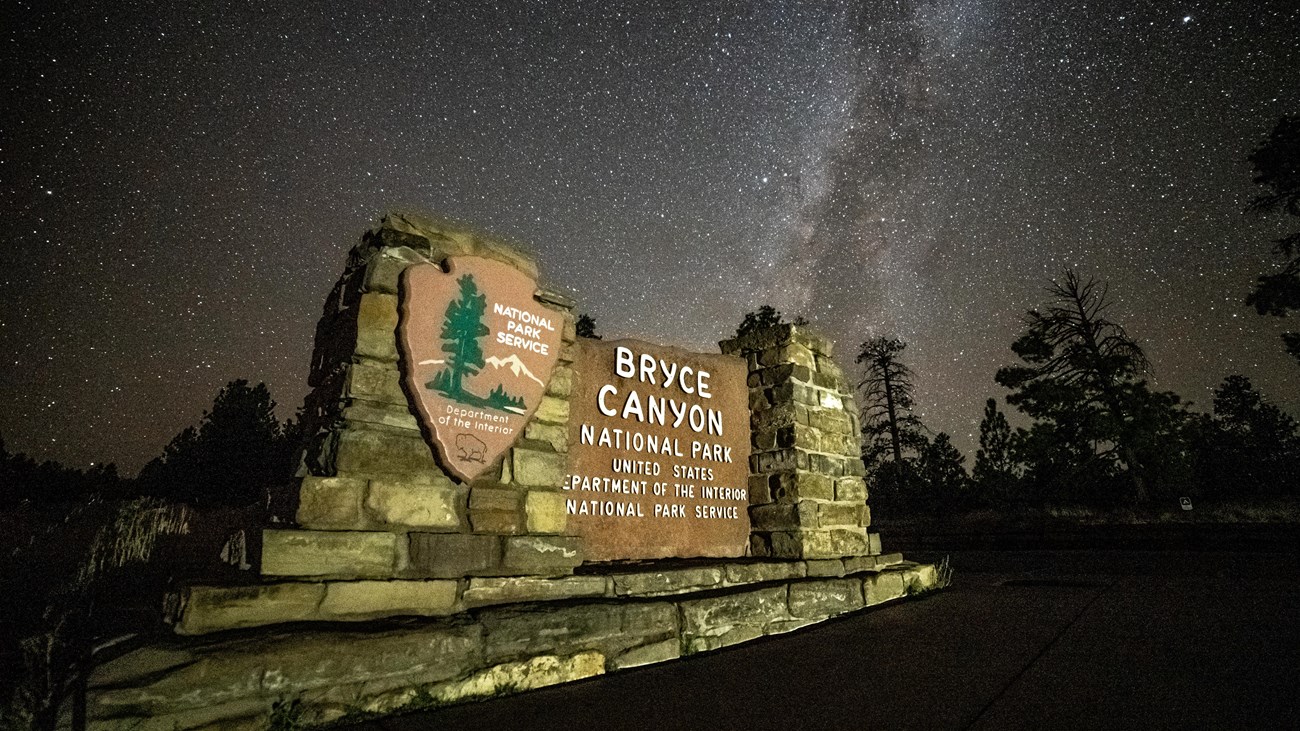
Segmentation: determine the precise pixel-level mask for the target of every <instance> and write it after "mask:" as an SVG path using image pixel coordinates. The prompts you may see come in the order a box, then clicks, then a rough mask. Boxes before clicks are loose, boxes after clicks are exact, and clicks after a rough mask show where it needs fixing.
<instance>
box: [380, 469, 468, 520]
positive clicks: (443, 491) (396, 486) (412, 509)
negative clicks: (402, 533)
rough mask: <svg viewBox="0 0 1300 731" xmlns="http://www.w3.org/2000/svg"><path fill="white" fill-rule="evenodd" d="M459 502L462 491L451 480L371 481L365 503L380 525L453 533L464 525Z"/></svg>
mask: <svg viewBox="0 0 1300 731" xmlns="http://www.w3.org/2000/svg"><path fill="white" fill-rule="evenodd" d="M459 499H460V498H459V491H458V490H457V489H456V488H454V487H452V485H451V482H450V481H447V482H446V483H445V484H443V485H418V484H409V483H400V482H389V481H384V480H371V481H370V491H369V493H367V495H366V503H365V504H366V511H367V512H368V513H369V514H370V516H371V517H372V518H373V519H374V520H376V521H378V522H380V523H384V524H387V525H404V526H411V527H415V528H430V529H438V530H449V531H453V530H457V529H458V528H460V526H461V518H460V512H459V510H457V504H458V502H459Z"/></svg>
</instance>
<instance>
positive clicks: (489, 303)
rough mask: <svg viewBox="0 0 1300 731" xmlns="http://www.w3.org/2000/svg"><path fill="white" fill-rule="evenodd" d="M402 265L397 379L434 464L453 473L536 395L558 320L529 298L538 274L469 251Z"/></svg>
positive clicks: (497, 447)
mask: <svg viewBox="0 0 1300 731" xmlns="http://www.w3.org/2000/svg"><path fill="white" fill-rule="evenodd" d="M446 269H447V270H446V271H445V272H444V271H443V269H442V268H440V267H438V266H436V265H433V264H417V265H413V266H410V267H407V268H406V270H405V271H404V272H403V273H402V288H401V292H402V295H401V306H400V310H399V315H400V319H399V321H398V343H399V345H400V346H401V352H402V361H401V368H402V377H403V381H404V385H405V386H406V392H407V395H408V398H411V399H412V402H413V404H414V405H415V407H416V408H415V411H416V413H417V414H419V417H420V420H421V422H422V424H423V426H424V429H425V432H426V434H428V435H429V436H430V437H431V439H432V441H433V444H434V446H435V447H436V449H437V452H438V454H439V456H440V457H441V459H442V464H443V465H444V466H446V468H447V469H448V470H450V471H451V472H452V473H454V474H455V475H456V476H457V477H459V478H460V479H462V480H465V481H469V480H472V479H474V478H475V477H477V476H478V475H480V474H482V473H483V471H484V470H486V469H487V468H488V467H489V466H491V465H492V463H493V462H495V461H496V460H497V459H498V458H499V457H500V456H501V455H502V454H503V453H504V452H505V450H507V449H509V448H510V445H512V444H514V442H515V440H516V439H517V438H518V437H519V434H520V433H521V432H522V431H523V428H524V424H525V423H527V421H528V418H529V417H530V416H532V414H533V412H534V411H535V410H536V409H537V406H538V405H539V404H540V403H541V400H542V394H543V392H544V391H545V390H546V382H547V381H548V380H549V379H550V377H551V371H552V369H554V367H555V362H556V360H557V359H558V358H559V351H560V335H561V330H562V326H563V323H562V321H561V320H560V319H559V318H558V317H557V316H556V314H555V313H553V312H551V311H550V310H547V309H545V308H543V307H541V306H540V305H538V304H537V302H536V301H535V300H534V299H533V293H534V292H536V291H537V282H536V281H535V280H534V279H532V278H531V277H529V276H528V275H526V274H524V273H523V272H520V271H519V270H518V269H515V268H514V267H512V266H510V265H508V264H503V263H501V262H498V261H493V260H491V259H484V258H482V257H476V256H457V257H450V258H448V259H447V260H446Z"/></svg>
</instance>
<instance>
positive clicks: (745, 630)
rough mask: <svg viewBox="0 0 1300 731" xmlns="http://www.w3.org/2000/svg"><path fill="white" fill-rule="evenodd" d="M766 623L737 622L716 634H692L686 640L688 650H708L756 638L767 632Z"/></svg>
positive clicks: (694, 651)
mask: <svg viewBox="0 0 1300 731" xmlns="http://www.w3.org/2000/svg"><path fill="white" fill-rule="evenodd" d="M766 630H767V625H758V624H738V625H734V626H732V627H730V628H729V629H727V630H725V631H723V632H720V633H718V634H716V635H704V636H692V637H690V638H689V639H688V640H687V646H686V649H687V651H688V652H691V653H696V652H708V651H710V650H718V649H721V648H723V647H730V646H731V645H739V644H741V643H742V642H749V641H750V640H756V639H758V638H759V637H762V636H763V635H765V634H767V632H766Z"/></svg>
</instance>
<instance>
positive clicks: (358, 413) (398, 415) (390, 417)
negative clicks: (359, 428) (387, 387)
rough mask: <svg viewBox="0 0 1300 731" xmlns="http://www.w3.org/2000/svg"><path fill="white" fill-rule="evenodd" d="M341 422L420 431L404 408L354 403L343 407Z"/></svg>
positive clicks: (418, 423) (412, 416)
mask: <svg viewBox="0 0 1300 731" xmlns="http://www.w3.org/2000/svg"><path fill="white" fill-rule="evenodd" d="M342 415H343V420H344V421H347V422H351V423H360V424H379V425H381V426H386V427H391V428H393V429H404V430H406V431H410V432H419V431H420V422H418V421H416V418H415V415H414V414H412V413H411V412H410V410H408V409H407V408H406V407H405V406H394V405H389V404H379V403H373V402H370V401H355V402H353V403H351V404H349V405H347V406H345V407H343V412H342Z"/></svg>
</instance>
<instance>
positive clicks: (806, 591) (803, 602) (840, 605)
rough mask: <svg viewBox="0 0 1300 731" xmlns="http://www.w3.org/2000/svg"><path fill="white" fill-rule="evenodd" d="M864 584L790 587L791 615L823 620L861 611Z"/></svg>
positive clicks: (815, 583) (822, 583)
mask: <svg viewBox="0 0 1300 731" xmlns="http://www.w3.org/2000/svg"><path fill="white" fill-rule="evenodd" d="M862 606H863V599H862V582H861V581H859V580H857V579H835V580H827V581H807V582H800V583H797V584H791V585H790V614H792V615H793V616H795V617H805V618H810V619H811V618H823V617H834V616H836V615H838V614H844V613H845V612H851V611H853V610H855V609H861V608H862Z"/></svg>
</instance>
